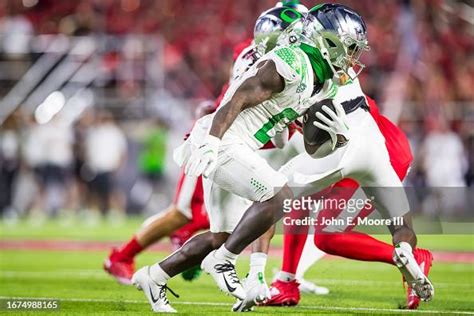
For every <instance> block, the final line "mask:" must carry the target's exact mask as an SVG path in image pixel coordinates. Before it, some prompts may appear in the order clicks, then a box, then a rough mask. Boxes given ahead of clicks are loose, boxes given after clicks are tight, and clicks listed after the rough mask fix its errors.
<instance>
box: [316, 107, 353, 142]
mask: <svg viewBox="0 0 474 316" xmlns="http://www.w3.org/2000/svg"><path fill="white" fill-rule="evenodd" d="M334 108H335V109H336V113H334V111H333V110H331V109H330V108H329V107H328V106H326V105H324V106H323V107H322V108H321V110H322V111H324V112H326V113H327V115H329V117H330V118H331V119H328V118H327V117H326V116H325V115H324V114H323V113H321V112H317V113H316V117H317V118H318V119H320V120H321V122H322V123H320V122H317V121H314V122H313V124H314V126H316V127H318V128H320V129H322V130H325V131H326V132H328V133H329V135H330V136H331V141H332V149H333V150H334V148H336V147H342V146H344V145H345V144H347V142H348V141H349V125H348V124H347V117H346V112H345V111H344V108H343V107H342V104H340V103H336V102H334ZM338 135H341V136H343V137H344V138H345V140H343V141H340V140H338Z"/></svg>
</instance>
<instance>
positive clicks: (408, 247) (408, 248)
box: [396, 241, 413, 254]
mask: <svg viewBox="0 0 474 316" xmlns="http://www.w3.org/2000/svg"><path fill="white" fill-rule="evenodd" d="M397 246H398V247H400V248H402V249H404V250H406V251H408V252H409V253H411V254H413V248H412V247H411V245H410V244H409V243H407V242H406V241H401V242H399V243H398V245H397ZM397 246H396V247H397Z"/></svg>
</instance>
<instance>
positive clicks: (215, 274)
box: [201, 250, 245, 300]
mask: <svg viewBox="0 0 474 316" xmlns="http://www.w3.org/2000/svg"><path fill="white" fill-rule="evenodd" d="M215 253H216V250H214V251H212V252H211V253H210V254H208V255H207V256H206V258H204V260H203V261H202V263H201V269H203V270H204V272H206V273H207V274H210V275H211V276H212V278H213V279H214V281H215V282H216V283H217V286H218V287H219V289H220V290H221V291H222V292H224V293H226V294H227V295H232V296H234V297H236V298H238V299H240V300H244V299H245V291H244V288H243V287H242V284H241V283H240V280H239V277H238V276H237V272H236V271H235V266H234V264H233V263H232V262H230V261H229V260H221V259H217V258H216V257H215V256H214V255H215Z"/></svg>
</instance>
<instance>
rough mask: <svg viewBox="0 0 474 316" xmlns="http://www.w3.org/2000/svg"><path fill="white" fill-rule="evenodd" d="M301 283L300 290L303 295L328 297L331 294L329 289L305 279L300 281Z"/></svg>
mask: <svg viewBox="0 0 474 316" xmlns="http://www.w3.org/2000/svg"><path fill="white" fill-rule="evenodd" d="M298 282H299V283H300V286H299V290H300V292H301V293H307V294H316V295H327V294H329V289H328V288H326V287H324V286H318V285H316V284H314V283H313V282H310V281H307V280H305V279H299V280H298Z"/></svg>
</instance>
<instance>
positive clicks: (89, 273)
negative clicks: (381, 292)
mask: <svg viewBox="0 0 474 316" xmlns="http://www.w3.org/2000/svg"><path fill="white" fill-rule="evenodd" d="M0 277H2V278H16V277H27V278H32V279H55V278H63V277H68V278H74V279H90V278H94V279H110V280H112V279H111V277H110V276H109V275H107V274H106V273H105V272H103V271H100V270H58V271H43V272H39V271H5V270H4V271H1V270H0ZM307 280H308V281H312V282H315V283H316V284H321V285H347V286H351V285H362V286H363V285H379V286H385V285H386V286H399V285H401V281H376V280H373V281H370V280H350V279H314V280H313V279H307ZM435 287H436V288H448V287H457V288H460V287H462V288H468V289H471V288H472V289H474V285H472V284H470V283H455V282H436V284H435Z"/></svg>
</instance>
